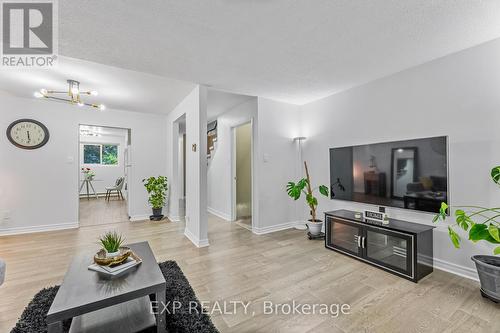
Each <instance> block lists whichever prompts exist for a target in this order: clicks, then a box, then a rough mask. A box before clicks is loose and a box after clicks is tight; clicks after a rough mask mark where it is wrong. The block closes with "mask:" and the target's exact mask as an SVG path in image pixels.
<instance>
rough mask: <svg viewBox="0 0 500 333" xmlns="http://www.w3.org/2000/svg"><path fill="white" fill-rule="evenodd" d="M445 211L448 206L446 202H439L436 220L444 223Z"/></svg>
mask: <svg viewBox="0 0 500 333" xmlns="http://www.w3.org/2000/svg"><path fill="white" fill-rule="evenodd" d="M447 211H448V204H447V203H446V202H441V207H440V208H439V217H438V219H442V220H443V221H444V220H445V219H446V212H447ZM436 221H437V220H436Z"/></svg>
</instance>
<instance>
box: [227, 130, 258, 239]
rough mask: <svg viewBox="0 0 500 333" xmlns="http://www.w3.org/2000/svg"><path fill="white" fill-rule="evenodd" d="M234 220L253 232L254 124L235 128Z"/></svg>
mask: <svg viewBox="0 0 500 333" xmlns="http://www.w3.org/2000/svg"><path fill="white" fill-rule="evenodd" d="M233 142H234V144H233V163H232V164H233V167H232V169H233V172H232V174H233V214H232V215H233V220H235V221H236V222H237V223H238V224H239V225H240V226H242V227H244V228H246V229H248V230H252V169H253V168H252V122H247V123H245V124H242V125H239V126H236V127H234V128H233Z"/></svg>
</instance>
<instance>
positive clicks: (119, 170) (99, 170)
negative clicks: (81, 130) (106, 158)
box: [79, 129, 127, 196]
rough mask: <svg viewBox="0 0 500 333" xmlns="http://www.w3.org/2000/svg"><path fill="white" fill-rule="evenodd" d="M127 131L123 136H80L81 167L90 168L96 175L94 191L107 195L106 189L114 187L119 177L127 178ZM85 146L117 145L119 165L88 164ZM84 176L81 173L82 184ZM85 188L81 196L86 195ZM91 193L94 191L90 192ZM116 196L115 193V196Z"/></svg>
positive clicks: (93, 183)
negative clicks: (84, 154)
mask: <svg viewBox="0 0 500 333" xmlns="http://www.w3.org/2000/svg"><path fill="white" fill-rule="evenodd" d="M126 136H127V130H125V129H124V130H123V136H116V135H105V134H102V135H101V136H99V137H97V136H88V135H80V152H79V159H80V167H82V168H87V167H88V168H90V169H91V170H92V171H93V172H94V173H95V178H94V179H95V180H94V181H93V182H92V185H93V186H94V189H95V190H96V192H97V193H106V190H105V187H109V186H114V185H115V182H116V180H117V179H118V178H119V177H124V176H125V171H124V149H125V148H126V147H127V141H126ZM84 144H116V145H118V164H116V165H103V164H86V163H84V161H83V145H84ZM83 179H84V175H83V173H80V183H81V182H82V181H83ZM122 192H123V195H124V196H125V187H124V188H123V190H122ZM86 193H87V192H86V190H85V188H83V189H82V191H81V192H80V194H81V195H84V194H85V195H86ZM90 193H92V191H91V190H90ZM115 194H116V191H115V193H113V195H115Z"/></svg>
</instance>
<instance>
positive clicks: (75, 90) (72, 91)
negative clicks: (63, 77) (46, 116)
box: [71, 87, 80, 95]
mask: <svg viewBox="0 0 500 333" xmlns="http://www.w3.org/2000/svg"><path fill="white" fill-rule="evenodd" d="M79 92H80V90H79V89H78V87H71V93H72V94H73V95H78V93H79Z"/></svg>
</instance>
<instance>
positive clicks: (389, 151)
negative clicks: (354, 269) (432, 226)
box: [330, 136, 448, 213]
mask: <svg viewBox="0 0 500 333" xmlns="http://www.w3.org/2000/svg"><path fill="white" fill-rule="evenodd" d="M447 147H448V145H447V137H446V136H440V137H432V138H424V139H414V140H404V141H394V142H384V143H374V144H367V145H359V146H350V147H340V148H331V149H330V189H331V198H332V199H340V200H349V201H355V202H362V203H367V204H373V205H379V206H389V207H397V208H406V209H413V210H419V211H425V212H432V213H437V212H438V211H439V207H440V206H441V202H443V201H445V202H447V201H448V158H447V156H448V152H447Z"/></svg>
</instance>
